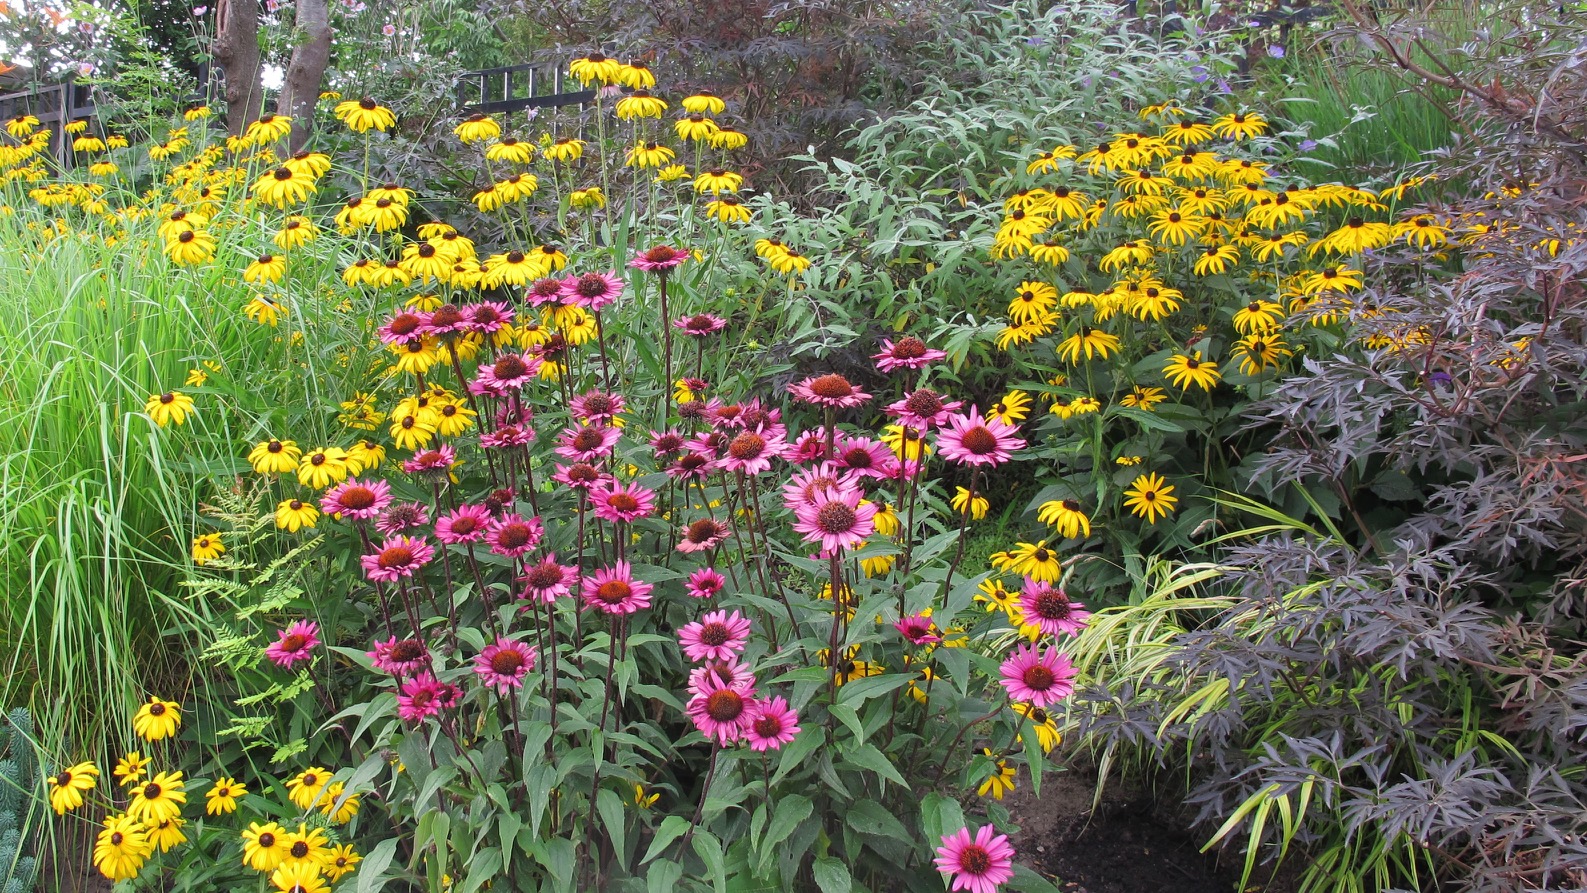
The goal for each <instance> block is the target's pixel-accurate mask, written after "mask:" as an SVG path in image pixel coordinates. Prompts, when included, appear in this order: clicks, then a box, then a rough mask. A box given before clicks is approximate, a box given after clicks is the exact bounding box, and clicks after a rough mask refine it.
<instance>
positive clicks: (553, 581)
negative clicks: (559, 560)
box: [525, 562, 567, 589]
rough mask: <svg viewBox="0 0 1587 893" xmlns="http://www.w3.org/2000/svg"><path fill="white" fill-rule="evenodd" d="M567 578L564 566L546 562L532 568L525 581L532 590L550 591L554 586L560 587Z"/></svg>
mask: <svg viewBox="0 0 1587 893" xmlns="http://www.w3.org/2000/svg"><path fill="white" fill-rule="evenodd" d="M566 577H567V574H566V573H565V572H564V571H563V570H562V565H560V564H552V563H551V562H546V563H545V564H537V565H535V566H534V567H533V568H531V569H530V571H529V575H528V576H527V577H526V578H525V581H526V582H527V583H528V585H529V588H530V589H550V588H551V587H553V586H560V585H561V584H562V581H563V580H564V579H566Z"/></svg>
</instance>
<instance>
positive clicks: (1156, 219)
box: [1150, 208, 1207, 246]
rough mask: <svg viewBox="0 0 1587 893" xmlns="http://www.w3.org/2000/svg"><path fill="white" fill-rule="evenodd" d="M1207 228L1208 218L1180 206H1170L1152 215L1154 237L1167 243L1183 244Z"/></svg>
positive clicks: (1151, 228) (1151, 229)
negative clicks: (1181, 208) (1179, 207)
mask: <svg viewBox="0 0 1587 893" xmlns="http://www.w3.org/2000/svg"><path fill="white" fill-rule="evenodd" d="M1206 230H1207V221H1206V218H1204V217H1202V216H1201V215H1199V214H1191V213H1189V212H1188V211H1182V210H1180V209H1178V208H1169V209H1167V210H1163V211H1159V212H1157V213H1156V214H1154V215H1152V225H1151V227H1150V231H1151V234H1152V237H1153V238H1155V239H1157V240H1158V241H1159V242H1162V243H1163V244H1165V245H1176V246H1177V245H1183V244H1185V242H1187V241H1189V240H1192V239H1195V238H1197V237H1199V236H1200V235H1201V234H1202V233H1203V232H1206Z"/></svg>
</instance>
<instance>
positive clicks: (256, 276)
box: [242, 254, 287, 283]
mask: <svg viewBox="0 0 1587 893" xmlns="http://www.w3.org/2000/svg"><path fill="white" fill-rule="evenodd" d="M286 274H287V259H286V258H285V257H284V256H282V255H278V254H261V255H259V257H258V258H257V259H255V260H254V261H253V263H250V264H249V265H248V267H247V268H246V269H244V270H243V271H242V281H244V282H256V283H264V282H280V281H281V278H282V277H283V276H285V275H286Z"/></svg>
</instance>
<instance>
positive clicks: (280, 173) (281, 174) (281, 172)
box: [274, 167, 292, 182]
mask: <svg viewBox="0 0 1587 893" xmlns="http://www.w3.org/2000/svg"><path fill="white" fill-rule="evenodd" d="M274 176H275V178H276V179H277V180H281V181H283V182H284V181H287V180H290V179H292V170H291V169H290V168H285V167H278V168H276V172H275V175H274Z"/></svg>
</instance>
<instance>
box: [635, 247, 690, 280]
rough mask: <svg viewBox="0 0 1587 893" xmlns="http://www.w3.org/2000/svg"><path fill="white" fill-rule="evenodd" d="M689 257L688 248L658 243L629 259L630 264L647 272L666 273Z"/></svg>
mask: <svg viewBox="0 0 1587 893" xmlns="http://www.w3.org/2000/svg"><path fill="white" fill-rule="evenodd" d="M688 259H689V252H688V251H687V250H683V249H678V248H674V247H672V246H671V245H657V246H656V247H654V248H651V249H650V250H648V251H646V252H644V253H643V254H641V255H639V256H638V257H636V258H634V259H633V260H631V261H629V262H628V265H629V266H630V267H633V268H634V269H636V270H644V271H645V272H646V273H662V274H666V273H668V272H670V271H671V270H672V269H673V268H674V267H676V266H678V265H679V264H681V263H683V262H684V261H686V260H688Z"/></svg>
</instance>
